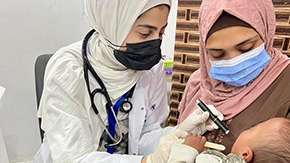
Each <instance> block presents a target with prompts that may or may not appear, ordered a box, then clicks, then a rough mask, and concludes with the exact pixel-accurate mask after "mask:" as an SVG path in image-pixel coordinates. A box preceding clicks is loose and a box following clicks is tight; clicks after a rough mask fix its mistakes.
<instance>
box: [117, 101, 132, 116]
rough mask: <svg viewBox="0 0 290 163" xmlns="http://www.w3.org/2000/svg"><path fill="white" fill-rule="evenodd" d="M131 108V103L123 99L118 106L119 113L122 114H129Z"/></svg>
mask: <svg viewBox="0 0 290 163" xmlns="http://www.w3.org/2000/svg"><path fill="white" fill-rule="evenodd" d="M132 108H133V105H132V103H131V102H130V101H129V100H127V99H125V100H124V101H123V102H122V103H121V105H120V111H122V112H124V113H129V112H130V111H131V110H132Z"/></svg>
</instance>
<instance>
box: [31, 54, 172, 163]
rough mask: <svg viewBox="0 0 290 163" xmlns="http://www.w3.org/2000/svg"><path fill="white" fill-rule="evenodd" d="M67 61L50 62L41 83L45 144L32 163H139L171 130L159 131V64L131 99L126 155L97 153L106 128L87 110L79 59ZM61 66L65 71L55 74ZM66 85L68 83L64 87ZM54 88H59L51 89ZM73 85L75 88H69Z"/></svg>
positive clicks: (163, 97) (164, 108)
mask: <svg viewBox="0 0 290 163" xmlns="http://www.w3.org/2000/svg"><path fill="white" fill-rule="evenodd" d="M53 57H54V56H53ZM65 57H66V59H64V60H65V61H61V62H60V63H59V64H58V62H59V61H58V59H56V58H52V59H51V60H52V61H50V62H53V63H51V64H48V67H47V69H46V71H47V72H48V73H47V74H46V78H47V79H49V80H48V81H45V82H46V84H45V87H44V92H43V95H42V101H41V103H42V104H43V106H40V110H39V113H38V116H39V117H41V118H42V128H43V129H44V130H45V132H46V133H47V135H46V136H45V138H46V139H47V140H45V141H44V143H43V144H42V147H41V148H40V149H39V151H38V152H37V154H36V156H35V161H34V162H36V163H50V162H52V158H53V160H54V162H90V163H92V162H95V163H135V162H136V163H139V162H141V158H142V157H143V156H146V155H148V154H150V153H153V152H154V150H155V147H156V146H157V144H158V141H159V138H160V137H162V136H163V135H164V134H166V133H168V132H170V131H172V130H174V128H173V127H167V128H162V125H163V123H164V122H165V120H166V118H167V116H168V105H167V90H166V89H167V87H166V77H165V74H164V67H163V63H162V61H160V63H159V64H157V65H156V66H154V67H153V68H152V69H151V70H148V71H142V75H141V77H140V80H139V81H138V82H137V85H136V88H135V91H134V94H133V96H132V99H131V102H132V104H133V109H132V110H131V111H130V113H129V143H128V149H129V155H119V154H113V155H111V154H108V153H107V152H100V151H97V149H98V145H99V140H100V136H101V134H102V133H103V129H104V128H103V126H102V125H101V124H100V121H99V119H98V118H97V116H96V115H95V113H94V112H93V110H92V109H86V108H90V101H89V95H88V92H87V90H86V86H85V82H84V79H83V73H82V59H81V58H80V57H75V56H71V55H67V54H66V56H65ZM50 65H54V67H50ZM63 66H65V67H66V68H63ZM61 68H62V71H63V72H59V70H60V69H61ZM55 78H59V81H57V80H55ZM53 82H56V83H53ZM62 82H63V83H62ZM52 83H53V84H52ZM90 83H91V89H92V88H95V87H94V86H97V85H98V84H97V82H96V81H95V79H94V78H93V77H92V76H90ZM50 84H51V85H50ZM65 84H68V85H67V87H66V88H63V85H65ZM55 85H57V86H56V87H58V86H59V87H58V88H54V87H55ZM72 85H73V86H75V87H76V88H75V87H70V86H72ZM60 88H61V89H63V90H61V89H60ZM69 92H70V93H69ZM72 92H73V93H72ZM74 93H76V94H74ZM96 105H97V107H98V105H99V104H96ZM153 106H154V108H155V109H153ZM98 108H100V107H98ZM100 115H101V117H102V119H103V120H104V122H105V123H107V114H106V112H105V111H102V110H100ZM138 155H139V156H138ZM51 156H52V158H51Z"/></svg>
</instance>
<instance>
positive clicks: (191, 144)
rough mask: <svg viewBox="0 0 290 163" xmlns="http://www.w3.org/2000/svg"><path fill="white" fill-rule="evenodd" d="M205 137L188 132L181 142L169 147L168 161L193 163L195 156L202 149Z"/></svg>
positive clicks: (170, 162)
mask: <svg viewBox="0 0 290 163" xmlns="http://www.w3.org/2000/svg"><path fill="white" fill-rule="evenodd" d="M205 142H206V138H205V137H203V136H200V135H196V134H192V133H189V134H188V135H187V136H186V138H185V140H184V142H183V143H182V144H174V145H173V146H172V147H171V151H170V156H169V159H168V163H173V162H174V163H194V160H195V158H196V156H197V155H198V154H199V153H200V152H202V151H203V149H204V144H205Z"/></svg>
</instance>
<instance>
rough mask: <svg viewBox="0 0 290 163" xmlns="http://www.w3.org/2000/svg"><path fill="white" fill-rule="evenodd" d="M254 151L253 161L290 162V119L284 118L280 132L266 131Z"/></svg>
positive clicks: (265, 162)
mask: <svg viewBox="0 0 290 163" xmlns="http://www.w3.org/2000/svg"><path fill="white" fill-rule="evenodd" d="M253 152H254V158H253V159H252V161H251V163H274V162H279V163H290V120H289V119H286V118H283V122H282V125H281V128H280V129H278V132H271V133H269V132H268V133H266V134H265V137H264V138H263V139H261V140H260V141H258V142H257V145H256V146H254V148H253Z"/></svg>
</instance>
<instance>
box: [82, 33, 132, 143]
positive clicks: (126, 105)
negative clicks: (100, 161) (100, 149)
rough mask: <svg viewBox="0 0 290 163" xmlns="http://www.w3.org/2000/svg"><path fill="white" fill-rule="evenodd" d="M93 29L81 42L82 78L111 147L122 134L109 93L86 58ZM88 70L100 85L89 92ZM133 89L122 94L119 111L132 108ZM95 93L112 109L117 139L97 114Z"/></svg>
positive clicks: (128, 110) (126, 111)
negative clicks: (116, 127) (102, 97)
mask: <svg viewBox="0 0 290 163" xmlns="http://www.w3.org/2000/svg"><path fill="white" fill-rule="evenodd" d="M94 32H95V30H94V29H92V30H91V31H90V32H89V33H88V34H87V35H86V36H85V38H84V40H83V44H82V56H83V62H84V63H83V64H84V65H83V68H84V78H85V81H86V85H87V89H88V92H89V95H90V101H91V107H92V108H93V110H94V112H95V114H96V115H97V116H98V117H99V119H100V121H101V123H102V125H103V127H104V129H105V131H106V133H107V135H108V136H109V138H110V139H111V141H112V142H113V143H112V144H106V145H105V147H106V148H107V147H111V146H115V145H118V144H119V143H121V141H122V139H123V135H122V133H121V128H120V123H121V122H119V120H118V118H117V116H116V114H115V112H114V109H113V104H112V101H111V99H110V97H109V94H108V92H107V89H106V87H105V85H104V83H103V82H102V80H101V78H100V77H99V76H98V74H97V73H96V72H95V71H94V69H93V67H92V65H91V64H90V62H89V60H88V56H87V44H88V41H89V39H90V37H91V36H92V35H93V34H94ZM88 71H90V72H91V74H92V75H93V76H94V78H95V79H96V80H97V82H98V83H99V85H100V87H101V88H97V89H95V90H94V91H92V92H91V89H90V84H89V74H88ZM134 89H135V85H134V86H133V87H132V88H131V89H130V91H129V92H128V93H126V94H125V95H123V96H122V97H123V99H124V100H123V101H122V102H121V104H120V107H119V109H120V111H122V112H124V113H129V112H130V111H131V110H132V108H133V105H132V103H131V102H130V99H131V98H132V95H133V92H134ZM97 93H101V94H102V95H103V96H104V97H105V98H106V101H107V104H106V106H107V108H110V110H111V111H112V113H113V116H114V119H115V120H116V124H117V126H118V130H119V133H120V134H119V135H120V138H119V140H116V139H115V138H114V137H113V136H112V135H111V134H110V132H109V131H108V129H107V127H106V125H105V123H104V121H103V120H102V118H101V116H100V114H99V111H98V109H97V107H96V105H95V103H94V97H95V95H96V94H97Z"/></svg>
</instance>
